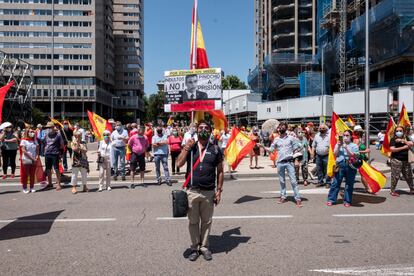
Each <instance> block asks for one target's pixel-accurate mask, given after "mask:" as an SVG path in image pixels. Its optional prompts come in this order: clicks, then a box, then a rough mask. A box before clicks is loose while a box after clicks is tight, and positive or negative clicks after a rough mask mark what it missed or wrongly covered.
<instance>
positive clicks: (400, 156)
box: [390, 138, 408, 161]
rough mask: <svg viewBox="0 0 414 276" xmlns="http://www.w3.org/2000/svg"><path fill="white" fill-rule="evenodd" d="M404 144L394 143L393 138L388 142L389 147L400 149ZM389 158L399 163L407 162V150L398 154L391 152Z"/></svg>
mask: <svg viewBox="0 0 414 276" xmlns="http://www.w3.org/2000/svg"><path fill="white" fill-rule="evenodd" d="M404 146H405V144H403V143H401V142H398V143H397V142H396V141H395V138H392V139H391V141H390V147H396V148H402V147H404ZM391 157H392V158H395V159H397V160H400V161H408V149H405V150H402V151H400V152H392V153H391Z"/></svg>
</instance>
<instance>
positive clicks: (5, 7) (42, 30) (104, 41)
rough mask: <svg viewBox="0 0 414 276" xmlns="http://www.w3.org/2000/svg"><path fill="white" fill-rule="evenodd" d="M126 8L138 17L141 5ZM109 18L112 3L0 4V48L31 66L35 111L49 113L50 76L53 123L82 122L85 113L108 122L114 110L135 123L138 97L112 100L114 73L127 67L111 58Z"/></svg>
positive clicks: (118, 83)
mask: <svg viewBox="0 0 414 276" xmlns="http://www.w3.org/2000/svg"><path fill="white" fill-rule="evenodd" d="M125 2H126V1H125ZM129 2H131V3H128V4H123V5H124V6H125V7H124V8H125V9H127V10H128V9H130V7H132V6H133V7H134V8H136V7H138V10H139V13H142V12H143V10H142V8H141V6H142V3H141V2H142V1H129ZM114 13H115V12H114V5H113V1H111V0H96V1H93V0H53V3H52V0H0V37H1V39H0V48H1V50H2V51H4V52H6V53H8V54H10V55H12V56H13V57H15V58H21V59H23V60H26V61H27V62H29V63H31V64H33V68H34V85H33V89H32V93H33V94H32V96H33V103H34V105H35V106H36V107H39V108H40V109H41V110H43V111H45V112H47V113H49V112H50V100H51V92H52V76H53V83H54V86H53V87H54V91H55V93H54V100H55V104H54V116H55V117H69V118H82V117H83V118H85V117H86V115H85V114H86V110H92V111H94V112H97V113H98V114H101V115H102V116H104V117H109V116H111V115H112V109H113V108H114V109H115V111H116V110H119V111H121V112H120V113H119V114H120V115H122V112H126V111H128V109H131V111H134V112H135V115H136V117H139V113H142V112H143V104H142V101H140V99H139V97H142V93H140V94H138V93H136V94H135V97H132V98H134V99H132V98H128V101H125V100H124V99H123V94H117V91H120V90H122V89H123V88H124V85H123V80H124V79H123V78H120V76H119V75H117V74H116V67H117V66H122V63H125V64H127V61H126V60H119V61H117V57H116V56H115V49H116V47H117V45H116V40H115V35H116V34H115V31H114V15H115V14H114ZM139 20H141V18H139ZM128 24H129V23H128ZM135 27H136V28H137V29H138V26H135ZM139 39H140V42H142V38H141V37H140V38H139ZM52 44H54V48H52ZM138 53H141V52H138ZM116 61H117V62H116ZM127 66H128V65H127ZM52 69H53V70H52ZM136 80H137V82H139V84H140V87H142V85H143V82H142V78H136ZM141 91H142V89H141ZM131 102H133V103H134V104H131Z"/></svg>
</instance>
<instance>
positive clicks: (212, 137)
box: [210, 135, 214, 144]
mask: <svg viewBox="0 0 414 276" xmlns="http://www.w3.org/2000/svg"><path fill="white" fill-rule="evenodd" d="M210 143H211V144H213V143H214V136H213V135H210Z"/></svg>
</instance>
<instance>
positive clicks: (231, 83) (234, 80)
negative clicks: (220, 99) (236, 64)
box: [221, 75, 248, 90]
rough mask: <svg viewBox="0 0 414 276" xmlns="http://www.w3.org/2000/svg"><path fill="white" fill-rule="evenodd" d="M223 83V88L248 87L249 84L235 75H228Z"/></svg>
mask: <svg viewBox="0 0 414 276" xmlns="http://www.w3.org/2000/svg"><path fill="white" fill-rule="evenodd" d="M221 85H222V87H223V90H230V89H247V88H248V87H247V85H246V84H245V83H244V82H242V81H241V80H240V79H239V78H238V77H237V76H235V75H228V76H226V77H225V78H223V79H222V82H221Z"/></svg>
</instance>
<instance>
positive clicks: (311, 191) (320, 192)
mask: <svg viewBox="0 0 414 276" xmlns="http://www.w3.org/2000/svg"><path fill="white" fill-rule="evenodd" d="M286 192H287V193H288V194H293V191H292V190H288V191H286ZM328 192H329V189H326V188H319V189H301V190H299V193H300V194H304V195H326V194H328ZM260 193H261V194H279V193H280V191H262V192H260Z"/></svg>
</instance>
